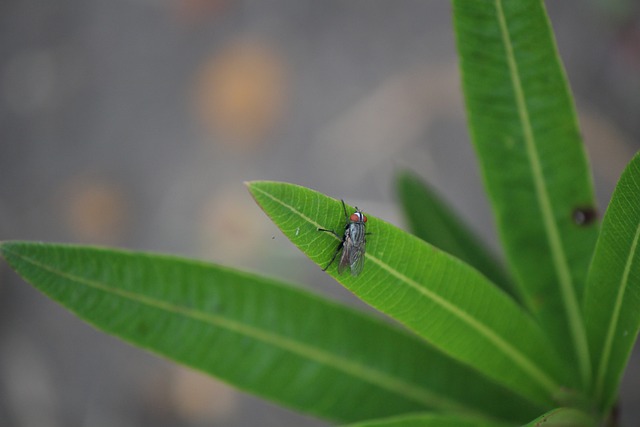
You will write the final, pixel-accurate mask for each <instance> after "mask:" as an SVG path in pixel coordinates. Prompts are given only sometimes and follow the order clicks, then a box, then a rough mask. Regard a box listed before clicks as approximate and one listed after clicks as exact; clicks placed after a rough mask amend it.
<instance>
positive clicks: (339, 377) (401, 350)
mask: <svg viewBox="0 0 640 427" xmlns="http://www.w3.org/2000/svg"><path fill="white" fill-rule="evenodd" d="M0 253H1V254H2V255H3V257H4V258H5V259H6V260H7V261H8V262H9V264H10V265H11V266H12V267H13V268H14V269H15V270H16V271H17V272H18V273H19V274H20V275H22V277H24V278H25V279H26V280H27V281H29V282H30V283H32V284H33V285H34V286H35V287H36V288H38V289H40V290H41V291H42V292H44V293H45V294H47V295H48V296H49V297H51V298H52V299H54V300H56V301H58V302H59V303H60V304H62V305H64V306H65V307H67V308H68V309H70V310H71V311H73V312H74V313H76V314H77V315H78V316H79V317H81V318H82V319H84V320H86V321H87V322H89V323H91V324H93V325H95V326H96V327H97V328H99V329H101V330H103V331H105V332H108V333H110V334H113V335H116V336H118V337H120V338H122V339H124V340H126V341H129V342H131V343H133V344H135V345H137V346H139V347H142V348H145V349H148V350H151V351H153V352H155V353H158V354H161V355H164V356H166V357H168V358H170V359H173V360H175V361H177V362H180V363H183V364H185V365H188V366H191V367H193V368H195V369H199V370H201V371H203V372H206V373H208V374H211V375H213V376H216V377H218V378H220V379H222V380H224V381H227V382H229V383H231V384H233V385H235V386H237V387H239V388H241V389H244V390H247V391H249V392H252V393H255V394H258V395H261V396H263V397H265V398H267V399H271V400H274V401H277V402H280V403H282V404H285V405H287V406H290V407H292V408H296V409H299V410H302V411H305V412H308V413H311V414H316V415H319V416H322V417H326V418H329V419H335V420H340V421H356V420H362V419H366V418H374V417H383V416H389V415H394V414H400V413H404V412H408V411H417V410H425V409H436V410H447V411H461V412H468V413H475V414H483V415H485V416H494V417H500V418H503V419H509V420H518V419H522V416H523V413H524V414H530V413H532V412H534V411H535V410H536V409H535V408H533V407H532V406H531V405H529V404H527V403H526V402H524V401H523V400H522V399H518V398H517V397H515V396H513V395H512V394H510V393H508V392H507V391H506V390H504V389H502V388H500V387H498V386H496V385H494V384H492V383H490V382H489V381H487V380H486V379H484V378H483V377H481V376H480V375H478V374H476V373H475V372H473V371H471V370H470V369H469V368H466V367H464V366H461V365H460V364H459V363H455V362H453V361H452V360H450V359H449V358H446V357H445V356H444V355H442V354H441V353H439V352H436V351H435V350H434V349H433V348H431V347H429V346H427V345H425V344H424V343H423V342H422V341H421V340H419V339H418V338H417V337H415V336H414V335H412V334H411V335H410V334H407V333H406V332H404V331H402V330H400V329H399V328H397V327H392V326H390V325H388V324H387V323H384V322H382V321H380V320H377V319H374V318H372V317H369V316H365V315H363V314H361V313H358V312H356V311H354V310H352V309H348V308H346V307H344V306H341V305H338V304H335V303H332V302H329V301H327V300H325V299H322V298H319V297H318V296H315V295H312V294H309V293H307V292H304V291H302V290H298V289H295V288H292V287H289V286H286V285H283V284H281V283H280V282H277V281H274V280H269V279H266V278H262V277H257V276H254V275H250V274H247V273H242V272H238V271H234V270H231V269H228V268H224V267H219V266H215V265H212V264H206V263H203V262H196V261H189V260H185V259H180V258H175V257H169V256H162V255H152V254H144V253H132V252H124V251H116V250H108V249H98V248H89V247H79V246H66V245H52V244H37V243H26V242H7V243H2V244H1V245H0ZM451 372H457V373H459V374H460V378H451V377H449V376H448V374H450V373H451ZM468 381H472V383H468ZM505 402H506V403H505ZM511 405H513V407H509V406H511ZM520 412H523V413H520ZM534 413H535V412H534Z"/></svg>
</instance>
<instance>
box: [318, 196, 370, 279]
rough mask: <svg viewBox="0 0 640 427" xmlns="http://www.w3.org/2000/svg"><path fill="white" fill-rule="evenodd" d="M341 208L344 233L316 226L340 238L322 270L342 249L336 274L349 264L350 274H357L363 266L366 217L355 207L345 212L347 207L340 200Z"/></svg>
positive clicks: (324, 269) (331, 262)
mask: <svg viewBox="0 0 640 427" xmlns="http://www.w3.org/2000/svg"><path fill="white" fill-rule="evenodd" d="M342 210H343V211H344V218H345V221H346V224H345V226H344V235H343V236H342V237H340V235H339V234H338V233H336V232H335V231H334V230H327V229H325V228H318V231H325V232H327V233H331V234H333V235H334V236H336V237H337V238H338V239H340V238H341V239H342V241H341V242H340V244H339V245H338V247H337V248H336V251H335V253H334V254H333V257H332V258H331V261H329V264H327V266H326V267H325V268H323V269H322V271H326V270H327V268H329V266H331V264H333V261H335V260H336V257H337V256H338V253H340V251H341V250H342V256H341V257H340V263H339V264H338V274H342V272H343V271H344V269H345V268H346V267H347V266H349V268H350V269H351V275H352V276H357V275H358V274H360V272H362V267H364V250H365V243H366V235H367V234H369V233H367V232H366V224H365V223H366V222H367V217H366V216H365V215H364V214H363V213H362V211H361V210H360V209H358V208H357V207H356V211H355V212H354V213H352V214H351V215H349V214H347V208H346V206H345V205H344V200H342Z"/></svg>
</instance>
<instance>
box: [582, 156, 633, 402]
mask: <svg viewBox="0 0 640 427" xmlns="http://www.w3.org/2000/svg"><path fill="white" fill-rule="evenodd" d="M639 239H640V155H636V156H635V157H634V159H633V160H632V161H631V163H630V164H629V165H628V166H627V168H626V169H625V171H624V172H623V174H622V177H621V178H620V181H619V182H618V185H617V187H616V190H615V192H614V193H613V197H612V198H611V202H610V203H609V207H608V208H607V212H606V214H605V216H604V221H603V223H602V231H601V232H600V236H599V238H598V243H597V245H596V250H595V253H594V256H593V260H592V262H591V268H590V270H589V280H588V282H587V289H586V294H585V306H584V314H585V319H586V322H587V331H588V334H589V335H588V336H589V346H590V348H591V357H592V359H593V363H594V368H595V372H596V373H595V378H594V390H593V393H594V396H595V398H596V399H597V401H598V402H599V404H600V407H601V409H604V410H608V409H609V408H610V407H611V405H612V404H613V402H614V400H615V398H616V396H617V390H618V386H619V384H620V378H621V377H622V373H623V372H624V368H625V366H626V364H627V361H628V360H629V354H630V353H631V350H632V348H633V345H634V342H635V341H636V337H637V336H638V329H639V328H640V245H639V244H638V241H639Z"/></svg>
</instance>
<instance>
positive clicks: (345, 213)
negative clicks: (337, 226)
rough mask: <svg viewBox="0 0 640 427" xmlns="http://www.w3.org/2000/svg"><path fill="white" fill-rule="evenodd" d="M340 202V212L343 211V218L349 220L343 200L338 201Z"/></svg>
mask: <svg viewBox="0 0 640 427" xmlns="http://www.w3.org/2000/svg"><path fill="white" fill-rule="evenodd" d="M340 201H341V202H342V210H343V211H344V217H345V219H347V220H348V219H349V214H348V213H347V207H346V206H345V205H344V200H342V199H340ZM356 209H358V208H356Z"/></svg>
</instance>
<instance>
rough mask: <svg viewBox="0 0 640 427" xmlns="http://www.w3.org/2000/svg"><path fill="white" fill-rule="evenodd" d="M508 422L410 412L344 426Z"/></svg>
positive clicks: (494, 426)
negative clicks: (409, 413)
mask: <svg viewBox="0 0 640 427" xmlns="http://www.w3.org/2000/svg"><path fill="white" fill-rule="evenodd" d="M508 426H509V424H506V425H505V424H501V423H498V422H493V421H487V420H479V419H475V418H468V417H462V416H460V415H448V414H412V415H404V416H398V417H392V418H385V419H380V420H371V421H364V422H361V423H355V424H349V425H348V426H345V427H508Z"/></svg>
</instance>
